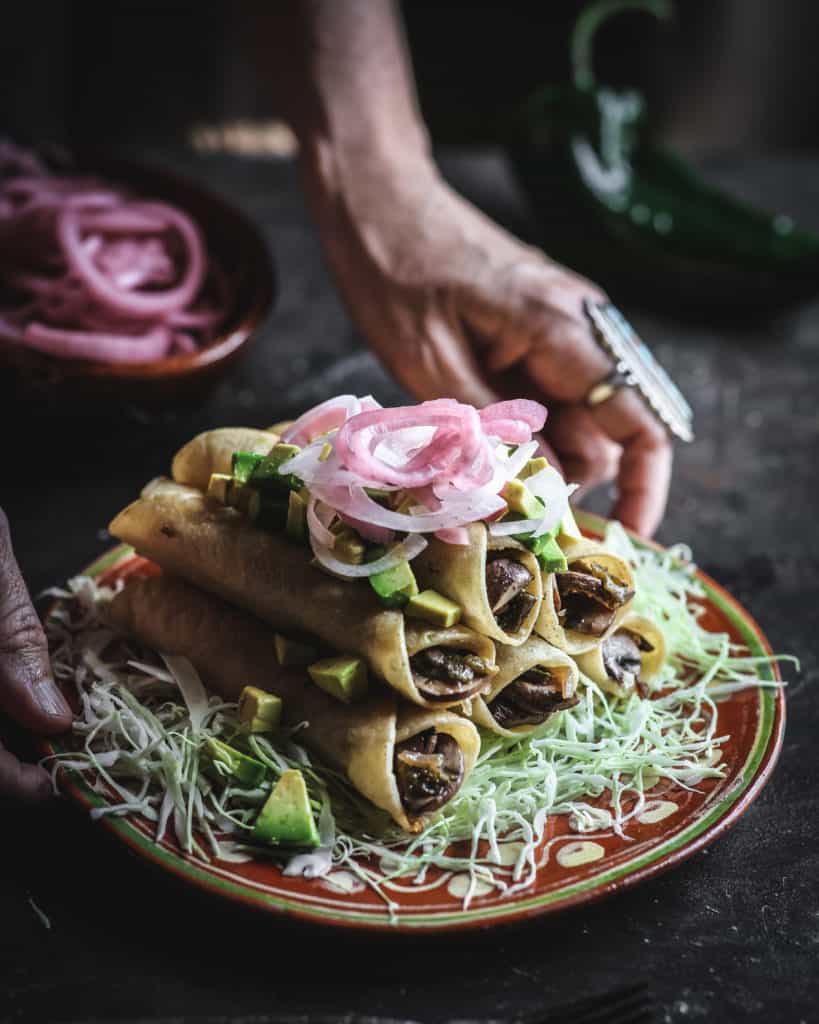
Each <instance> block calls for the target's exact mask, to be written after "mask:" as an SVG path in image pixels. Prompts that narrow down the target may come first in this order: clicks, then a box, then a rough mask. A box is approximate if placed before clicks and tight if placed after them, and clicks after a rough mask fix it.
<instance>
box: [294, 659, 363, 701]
mask: <svg viewBox="0 0 819 1024" xmlns="http://www.w3.org/2000/svg"><path fill="white" fill-rule="evenodd" d="M307 671H308V673H309V675H310V678H311V679H312V680H313V682H314V683H315V684H316V686H318V687H319V688H320V689H322V690H324V692H325V693H329V694H330V696H331V697H335V698H336V700H340V701H342V702H343V703H344V704H352V703H354V702H355V701H357V700H361V698H362V697H364V695H365V694H366V693H367V665H366V663H365V661H364V659H363V658H359V657H358V656H357V655H355V654H339V655H337V656H336V657H334V658H324V659H323V660H321V661H315V662H313V664H312V665H308V666H307Z"/></svg>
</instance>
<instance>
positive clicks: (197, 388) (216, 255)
mask: <svg viewBox="0 0 819 1024" xmlns="http://www.w3.org/2000/svg"><path fill="white" fill-rule="evenodd" d="M273 293H274V274H273V267H272V264H271V259H270V256H269V254H268V251H267V247H266V245H265V243H264V241H263V240H262V238H261V237H260V236H259V234H258V232H257V231H256V229H255V228H254V227H253V226H252V225H251V224H250V223H249V222H248V221H247V220H245V218H244V217H243V216H242V215H241V214H240V213H239V212H238V211H236V210H235V209H233V208H232V207H231V206H229V205H228V204H227V203H226V202H224V201H223V200H222V199H220V198H219V197H218V196H215V195H213V194H211V193H208V192H206V191H205V190H204V189H202V188H200V187H199V186H197V185H194V184H193V183H191V182H188V181H183V180H181V179H179V178H177V177H176V176H174V175H172V174H170V173H168V172H165V171H161V170H157V169H153V168H148V167H142V166H139V165H136V164H133V163H130V162H128V161H124V160H118V159H113V158H108V157H101V156H98V155H97V156H93V157H90V156H87V155H86V156H82V157H72V158H70V159H69V158H66V157H63V158H61V159H60V161H59V164H55V162H54V160H53V159H52V160H50V161H49V160H46V159H45V158H44V157H43V156H42V155H41V154H40V153H38V152H36V151H34V150H30V149H26V148H23V147H21V146H17V145H15V144H14V143H11V142H8V141H5V140H2V139H0V365H3V366H5V367H6V368H9V367H11V368H13V369H15V370H16V371H17V374H18V377H20V378H22V379H27V380H28V381H29V382H31V381H36V382H37V383H38V384H42V383H43V382H46V384H47V385H53V384H55V383H67V384H72V385H74V389H75V390H76V386H77V385H80V390H85V391H86V392H87V391H88V390H89V389H90V390H91V391H97V392H100V391H101V390H103V389H104V390H106V392H107V393H109V394H110V393H111V388H112V385H114V387H113V393H114V394H115V395H117V396H118V397H122V396H123V395H124V396H126V397H130V398H134V399H138V400H139V399H142V400H145V399H146V398H147V399H148V400H149V401H150V400H152V399H156V398H161V397H163V395H165V394H167V393H168V390H169V389H170V388H172V390H173V393H174V395H175V397H178V396H179V395H180V393H181V394H183V395H184V394H185V393H189V394H196V393H203V392H205V391H206V390H207V389H208V388H209V387H210V386H212V385H213V384H214V383H215V382H216V381H217V380H218V378H219V377H220V376H221V375H222V373H223V371H224V370H225V369H226V368H227V367H228V366H229V365H230V364H231V363H232V362H233V361H234V360H235V359H236V358H237V357H238V356H239V354H240V351H241V350H242V349H243V348H244V346H245V345H246V344H247V343H248V342H249V341H250V340H251V339H252V337H253V334H254V331H255V329H256V327H257V326H258V324H259V323H260V321H261V320H262V319H263V318H264V316H265V315H266V314H267V312H268V310H269V308H270V306H271V303H272V300H273ZM100 385H101V386H102V387H100ZM146 385H148V386H147V387H146ZM162 385H167V386H162Z"/></svg>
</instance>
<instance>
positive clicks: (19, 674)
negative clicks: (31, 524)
mask: <svg viewBox="0 0 819 1024" xmlns="http://www.w3.org/2000/svg"><path fill="white" fill-rule="evenodd" d="M0 710H2V711H5V712H6V714H8V715H9V716H10V717H11V718H13V719H14V720H15V721H16V722H18V723H19V724H20V725H22V726H24V727H26V728H28V729H31V730H33V731H34V732H38V733H42V734H47V733H56V732H62V731H64V730H65V729H67V728H68V727H69V725H70V724H71V709H70V708H69V706H68V704H67V703H66V701H65V698H64V697H63V695H62V694H61V693H60V691H59V690H58V689H57V686H56V684H55V682H54V680H53V678H52V675H51V666H50V664H49V660H48V647H47V644H46V638H45V634H44V633H43V628H42V626H41V625H40V620H39V618H38V616H37V613H36V612H35V611H34V608H33V606H32V604H31V599H30V598H29V596H28V592H27V590H26V587H25V584H24V583H23V579H22V576H21V575H20V569H19V567H18V565H17V562H16V560H15V558H14V553H13V551H12V548H11V537H10V535H9V526H8V520H7V519H6V516H5V514H4V512H3V511H2V509H0Z"/></svg>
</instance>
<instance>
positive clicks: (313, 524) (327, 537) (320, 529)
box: [307, 494, 336, 549]
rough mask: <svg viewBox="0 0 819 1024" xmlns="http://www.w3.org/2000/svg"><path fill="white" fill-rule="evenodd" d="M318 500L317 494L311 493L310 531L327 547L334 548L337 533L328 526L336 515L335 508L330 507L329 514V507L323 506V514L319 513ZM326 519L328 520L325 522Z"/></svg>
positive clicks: (308, 519) (309, 509)
mask: <svg viewBox="0 0 819 1024" xmlns="http://www.w3.org/2000/svg"><path fill="white" fill-rule="evenodd" d="M317 505H318V500H317V499H316V497H315V495H313V494H311V495H310V500H309V501H308V502H307V528H308V529H309V531H310V536H311V537H315V538H316V540H317V541H318V543H319V544H322V545H323V546H324V547H326V548H328V549H329V548H333V547H334V546H335V543H336V535H335V534H334V533H332V531H330V530H329V529H328V526H329V525H330V523H331V522H332V518H333V516H334V515H335V512H334V511H333V509H329V515H328V514H327V511H328V510H327V507H326V506H322V509H321V511H322V513H323V516H322V515H320V514H319V510H318V508H317ZM324 520H327V521H326V522H324Z"/></svg>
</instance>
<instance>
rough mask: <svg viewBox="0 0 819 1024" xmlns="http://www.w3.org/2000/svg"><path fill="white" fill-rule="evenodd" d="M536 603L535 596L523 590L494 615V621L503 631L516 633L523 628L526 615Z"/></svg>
mask: <svg viewBox="0 0 819 1024" xmlns="http://www.w3.org/2000/svg"><path fill="white" fill-rule="evenodd" d="M536 603H537V598H535V597H533V596H532V595H531V594H530V593H528V592H527V591H525V590H523V591H521V592H520V593H519V594H518V595H517V597H515V598H513V599H512V600H511V601H510V602H509V604H507V605H506V607H505V608H504V609H503V611H501V612H500V613H498V614H497V615H495V622H497V624H498V625H499V626H500V628H501V629H502V630H503V631H504V633H510V634H513V633H517V632H518V631H519V630H520V629H522V628H523V623H524V622H525V621H526V617H527V616H528V614H529V612H530V611H531V610H532V607H533V605H535V604H536Z"/></svg>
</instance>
